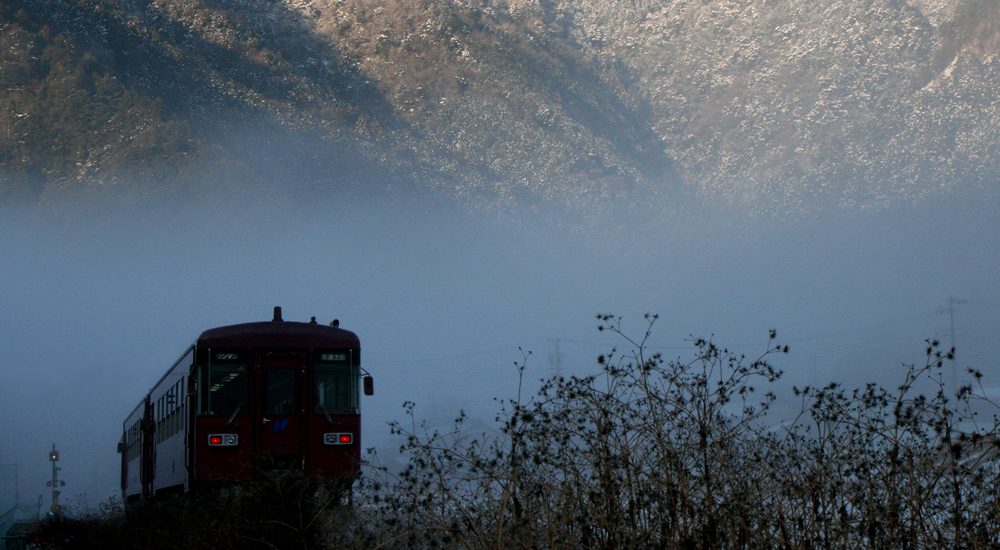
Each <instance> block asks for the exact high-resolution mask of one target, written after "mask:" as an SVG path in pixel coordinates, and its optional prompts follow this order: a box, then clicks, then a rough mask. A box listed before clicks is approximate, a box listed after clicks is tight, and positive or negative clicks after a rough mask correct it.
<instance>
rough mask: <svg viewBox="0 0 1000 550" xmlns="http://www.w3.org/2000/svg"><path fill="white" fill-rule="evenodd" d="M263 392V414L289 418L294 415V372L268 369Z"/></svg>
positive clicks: (291, 370)
mask: <svg viewBox="0 0 1000 550" xmlns="http://www.w3.org/2000/svg"><path fill="white" fill-rule="evenodd" d="M266 378H267V380H266V382H265V384H266V386H267V387H266V389H265V390H264V392H265V393H264V411H265V412H264V414H267V415H270V416H290V415H293V414H295V370H293V369H275V368H272V369H268V371H267V376H266Z"/></svg>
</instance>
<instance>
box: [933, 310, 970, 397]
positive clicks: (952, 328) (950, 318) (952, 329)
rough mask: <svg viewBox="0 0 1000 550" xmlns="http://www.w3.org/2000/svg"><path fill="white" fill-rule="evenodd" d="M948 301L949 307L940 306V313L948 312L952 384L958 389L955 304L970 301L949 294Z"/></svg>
mask: <svg viewBox="0 0 1000 550" xmlns="http://www.w3.org/2000/svg"><path fill="white" fill-rule="evenodd" d="M946 301H947V302H948V307H947V308H944V307H939V308H938V310H937V312H938V313H947V314H948V323H949V325H950V328H949V333H950V335H951V350H952V352H951V386H952V388H953V389H952V391H956V392H957V391H958V362H957V361H956V356H957V354H956V353H955V312H957V311H959V310H957V309H955V306H957V305H960V304H966V303H968V300H960V299H958V298H954V297H952V296H948V299H947V300H946Z"/></svg>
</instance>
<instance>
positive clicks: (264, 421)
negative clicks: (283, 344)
mask: <svg viewBox="0 0 1000 550" xmlns="http://www.w3.org/2000/svg"><path fill="white" fill-rule="evenodd" d="M256 359H257V361H256V363H257V368H256V369H254V370H255V373H256V376H257V381H256V382H257V383H256V384H255V387H256V388H257V403H258V406H257V407H256V408H255V410H256V411H257V415H258V416H259V418H258V420H257V429H258V430H260V431H259V432H258V434H259V435H258V437H256V438H255V441H256V448H255V449H254V454H255V455H256V457H257V461H256V462H257V469H258V472H260V473H264V472H268V471H275V470H300V469H302V467H303V464H304V461H305V459H306V456H305V445H303V440H304V439H305V435H306V434H305V433H304V432H305V429H306V426H305V422H303V417H304V416H305V415H304V413H305V403H306V400H305V394H304V387H305V367H306V354H305V353H299V352H258V353H257V358H256Z"/></svg>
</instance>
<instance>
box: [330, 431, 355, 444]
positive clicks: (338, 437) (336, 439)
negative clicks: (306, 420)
mask: <svg viewBox="0 0 1000 550" xmlns="http://www.w3.org/2000/svg"><path fill="white" fill-rule="evenodd" d="M323 443H325V444H327V445H350V444H351V443H354V434H350V433H339V434H323Z"/></svg>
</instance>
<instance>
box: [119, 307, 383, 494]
mask: <svg viewBox="0 0 1000 550" xmlns="http://www.w3.org/2000/svg"><path fill="white" fill-rule="evenodd" d="M360 353H361V346H360V342H359V340H358V337H357V336H356V335H355V334H354V333H353V332H350V331H347V330H343V329H341V328H339V326H338V323H337V322H336V321H334V322H333V323H331V325H330V326H327V325H322V324H318V323H316V322H315V318H313V320H312V321H310V322H308V323H299V322H289V321H284V320H283V319H282V317H281V309H280V308H275V315H274V318H273V319H272V320H271V321H266V322H257V323H245V324H239V325H231V326H225V327H219V328H214V329H210V330H207V331H205V332H203V333H202V334H201V335H200V336H199V337H198V339H197V340H196V341H195V343H194V345H193V346H191V347H190V348H189V350H188V351H187V352H185V354H184V355H182V357H181V359H180V360H178V362H177V363H175V364H174V366H173V367H172V368H171V369H170V370H168V372H167V373H166V374H165V375H164V377H163V378H162V379H161V380H160V382H158V383H157V385H156V386H155V387H154V388H153V390H151V391H150V393H149V394H148V395H147V396H146V398H145V399H144V400H143V402H142V403H140V405H139V406H138V407H136V410H135V411H133V413H132V415H130V416H129V418H128V419H127V420H126V422H125V426H124V435H123V440H122V441H123V443H122V445H121V447H122V449H123V457H122V490H123V494H124V496H125V497H126V498H136V497H142V496H146V497H148V496H155V495H159V494H162V493H169V492H187V491H189V490H191V489H192V488H197V487H204V486H212V485H219V484H225V483H231V482H239V481H248V480H252V479H259V478H263V477H266V476H268V475H273V474H274V473H276V472H283V471H300V472H302V473H303V474H304V475H305V476H306V477H307V478H309V479H311V480H323V481H339V482H343V483H344V484H346V485H349V484H350V483H351V482H353V480H354V479H355V478H356V477H357V476H358V474H359V473H360V462H361V452H360V449H361V447H360V445H361V406H360V396H359V393H360V392H359V384H360V383H361V382H362V380H363V381H364V389H365V393H366V394H368V395H371V394H372V393H373V391H372V390H373V388H372V380H371V377H370V376H365V377H364V379H362V374H363V373H364V371H363V370H362V368H361V362H360ZM364 374H367V373H364Z"/></svg>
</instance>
